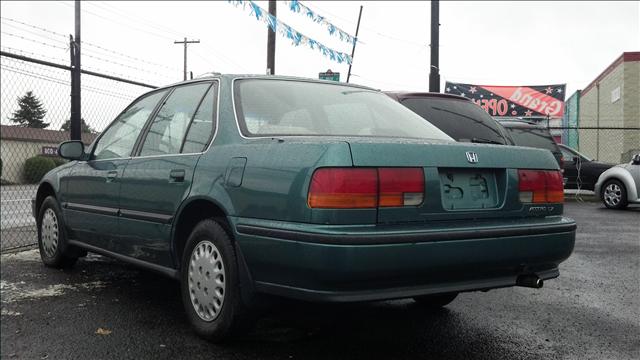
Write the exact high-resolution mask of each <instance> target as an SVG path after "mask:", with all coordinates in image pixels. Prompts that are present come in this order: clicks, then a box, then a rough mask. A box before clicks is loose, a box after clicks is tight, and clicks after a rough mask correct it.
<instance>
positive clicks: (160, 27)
mask: <svg viewBox="0 0 640 360" xmlns="http://www.w3.org/2000/svg"><path fill="white" fill-rule="evenodd" d="M100 3H101V5H102V6H103V9H106V8H107V7H108V8H110V9H111V10H109V9H106V10H107V11H110V12H111V13H113V14H116V15H118V16H124V17H128V18H129V19H132V20H133V21H136V22H138V23H143V24H146V25H147V26H148V27H151V28H155V29H156V30H159V31H163V32H164V33H166V34H171V36H184V35H187V37H191V38H197V37H198V36H195V35H194V34H191V33H186V34H185V33H184V32H181V31H177V30H175V29H171V28H169V27H166V26H163V25H160V24H157V23H154V22H151V21H149V20H142V19H139V18H133V17H131V16H129V15H126V14H125V13H124V12H121V11H120V10H117V9H116V8H115V7H113V6H111V5H107V3H105V2H104V1H103V2H100ZM91 5H94V6H96V5H97V4H95V3H91ZM201 45H202V46H203V47H205V48H207V49H208V50H209V51H210V52H211V54H212V55H213V56H214V57H216V58H218V59H220V60H222V61H223V62H225V63H227V64H229V65H232V66H234V67H239V68H240V69H242V70H243V71H245V72H246V71H247V68H245V67H244V66H242V65H240V64H239V63H237V62H235V61H234V60H232V59H230V58H228V57H226V56H225V55H224V54H222V53H219V52H218V51H217V50H216V49H215V48H213V47H212V46H210V45H208V44H206V43H202V44H201ZM196 53H197V51H196ZM200 57H201V58H202V59H205V61H207V62H208V63H209V64H211V65H213V63H211V62H210V61H209V60H206V58H205V57H202V56H200Z"/></svg>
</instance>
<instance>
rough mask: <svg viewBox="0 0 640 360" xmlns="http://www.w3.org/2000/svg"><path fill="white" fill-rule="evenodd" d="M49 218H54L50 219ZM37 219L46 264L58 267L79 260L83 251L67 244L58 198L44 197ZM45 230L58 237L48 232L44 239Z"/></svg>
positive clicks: (70, 264) (63, 267)
mask: <svg viewBox="0 0 640 360" xmlns="http://www.w3.org/2000/svg"><path fill="white" fill-rule="evenodd" d="M45 214H47V217H48V220H47V221H44V223H43V218H44V217H45ZM49 219H53V220H52V221H49ZM37 220H38V221H37V223H36V224H37V227H38V248H39V249H40V258H41V259H42V262H43V263H44V265H46V266H48V267H52V268H56V269H66V268H70V267H72V266H73V265H74V264H75V263H76V261H77V260H78V257H79V256H80V253H81V251H80V250H79V249H76V248H75V247H72V246H70V245H68V244H67V232H66V227H65V223H64V218H63V217H62V211H60V206H59V205H58V201H57V200H56V198H54V197H53V196H48V197H47V198H46V199H44V201H43V202H42V206H40V210H39V211H38V219H37ZM54 222H55V225H54ZM54 226H55V227H54ZM45 228H46V229H45ZM55 228H57V232H56V230H55ZM43 230H46V231H47V232H48V233H55V234H56V237H57V238H56V240H55V241H54V240H53V239H52V237H50V236H49V237H48V236H47V235H46V234H45V238H46V239H43ZM49 239H51V240H49ZM43 240H44V241H43Z"/></svg>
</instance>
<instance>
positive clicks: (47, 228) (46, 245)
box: [40, 208, 59, 257]
mask: <svg viewBox="0 0 640 360" xmlns="http://www.w3.org/2000/svg"><path fill="white" fill-rule="evenodd" d="M40 234H41V236H42V248H43V249H44V254H45V255H46V256H47V257H54V256H55V254H56V250H57V249H58V236H59V232H58V218H57V217H56V213H55V212H53V210H52V209H51V208H49V209H47V210H45V212H44V216H43V217H42V224H40Z"/></svg>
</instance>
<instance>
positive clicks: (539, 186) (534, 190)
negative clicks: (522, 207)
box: [518, 170, 564, 203]
mask: <svg viewBox="0 0 640 360" xmlns="http://www.w3.org/2000/svg"><path fill="white" fill-rule="evenodd" d="M518 179H519V185H518V188H519V191H520V202H523V203H561V202H564V187H563V185H562V174H561V173H560V171H546V170H518Z"/></svg>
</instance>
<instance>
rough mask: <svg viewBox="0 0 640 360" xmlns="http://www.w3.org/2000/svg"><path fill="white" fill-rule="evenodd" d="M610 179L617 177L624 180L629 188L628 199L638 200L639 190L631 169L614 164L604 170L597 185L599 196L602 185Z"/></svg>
mask: <svg viewBox="0 0 640 360" xmlns="http://www.w3.org/2000/svg"><path fill="white" fill-rule="evenodd" d="M610 179H616V180H619V181H621V182H622V184H623V185H624V187H625V188H626V189H627V200H628V201H636V200H637V199H638V192H637V191H636V184H635V182H634V181H633V177H632V176H631V173H629V170H627V169H625V168H623V167H621V166H614V167H612V168H610V169H609V170H606V171H605V172H603V173H602V174H601V175H600V177H599V178H598V182H597V183H596V186H595V189H594V190H595V193H596V196H597V197H598V198H600V197H601V195H600V194H601V193H602V186H603V185H604V183H606V182H607V181H608V180H610Z"/></svg>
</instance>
